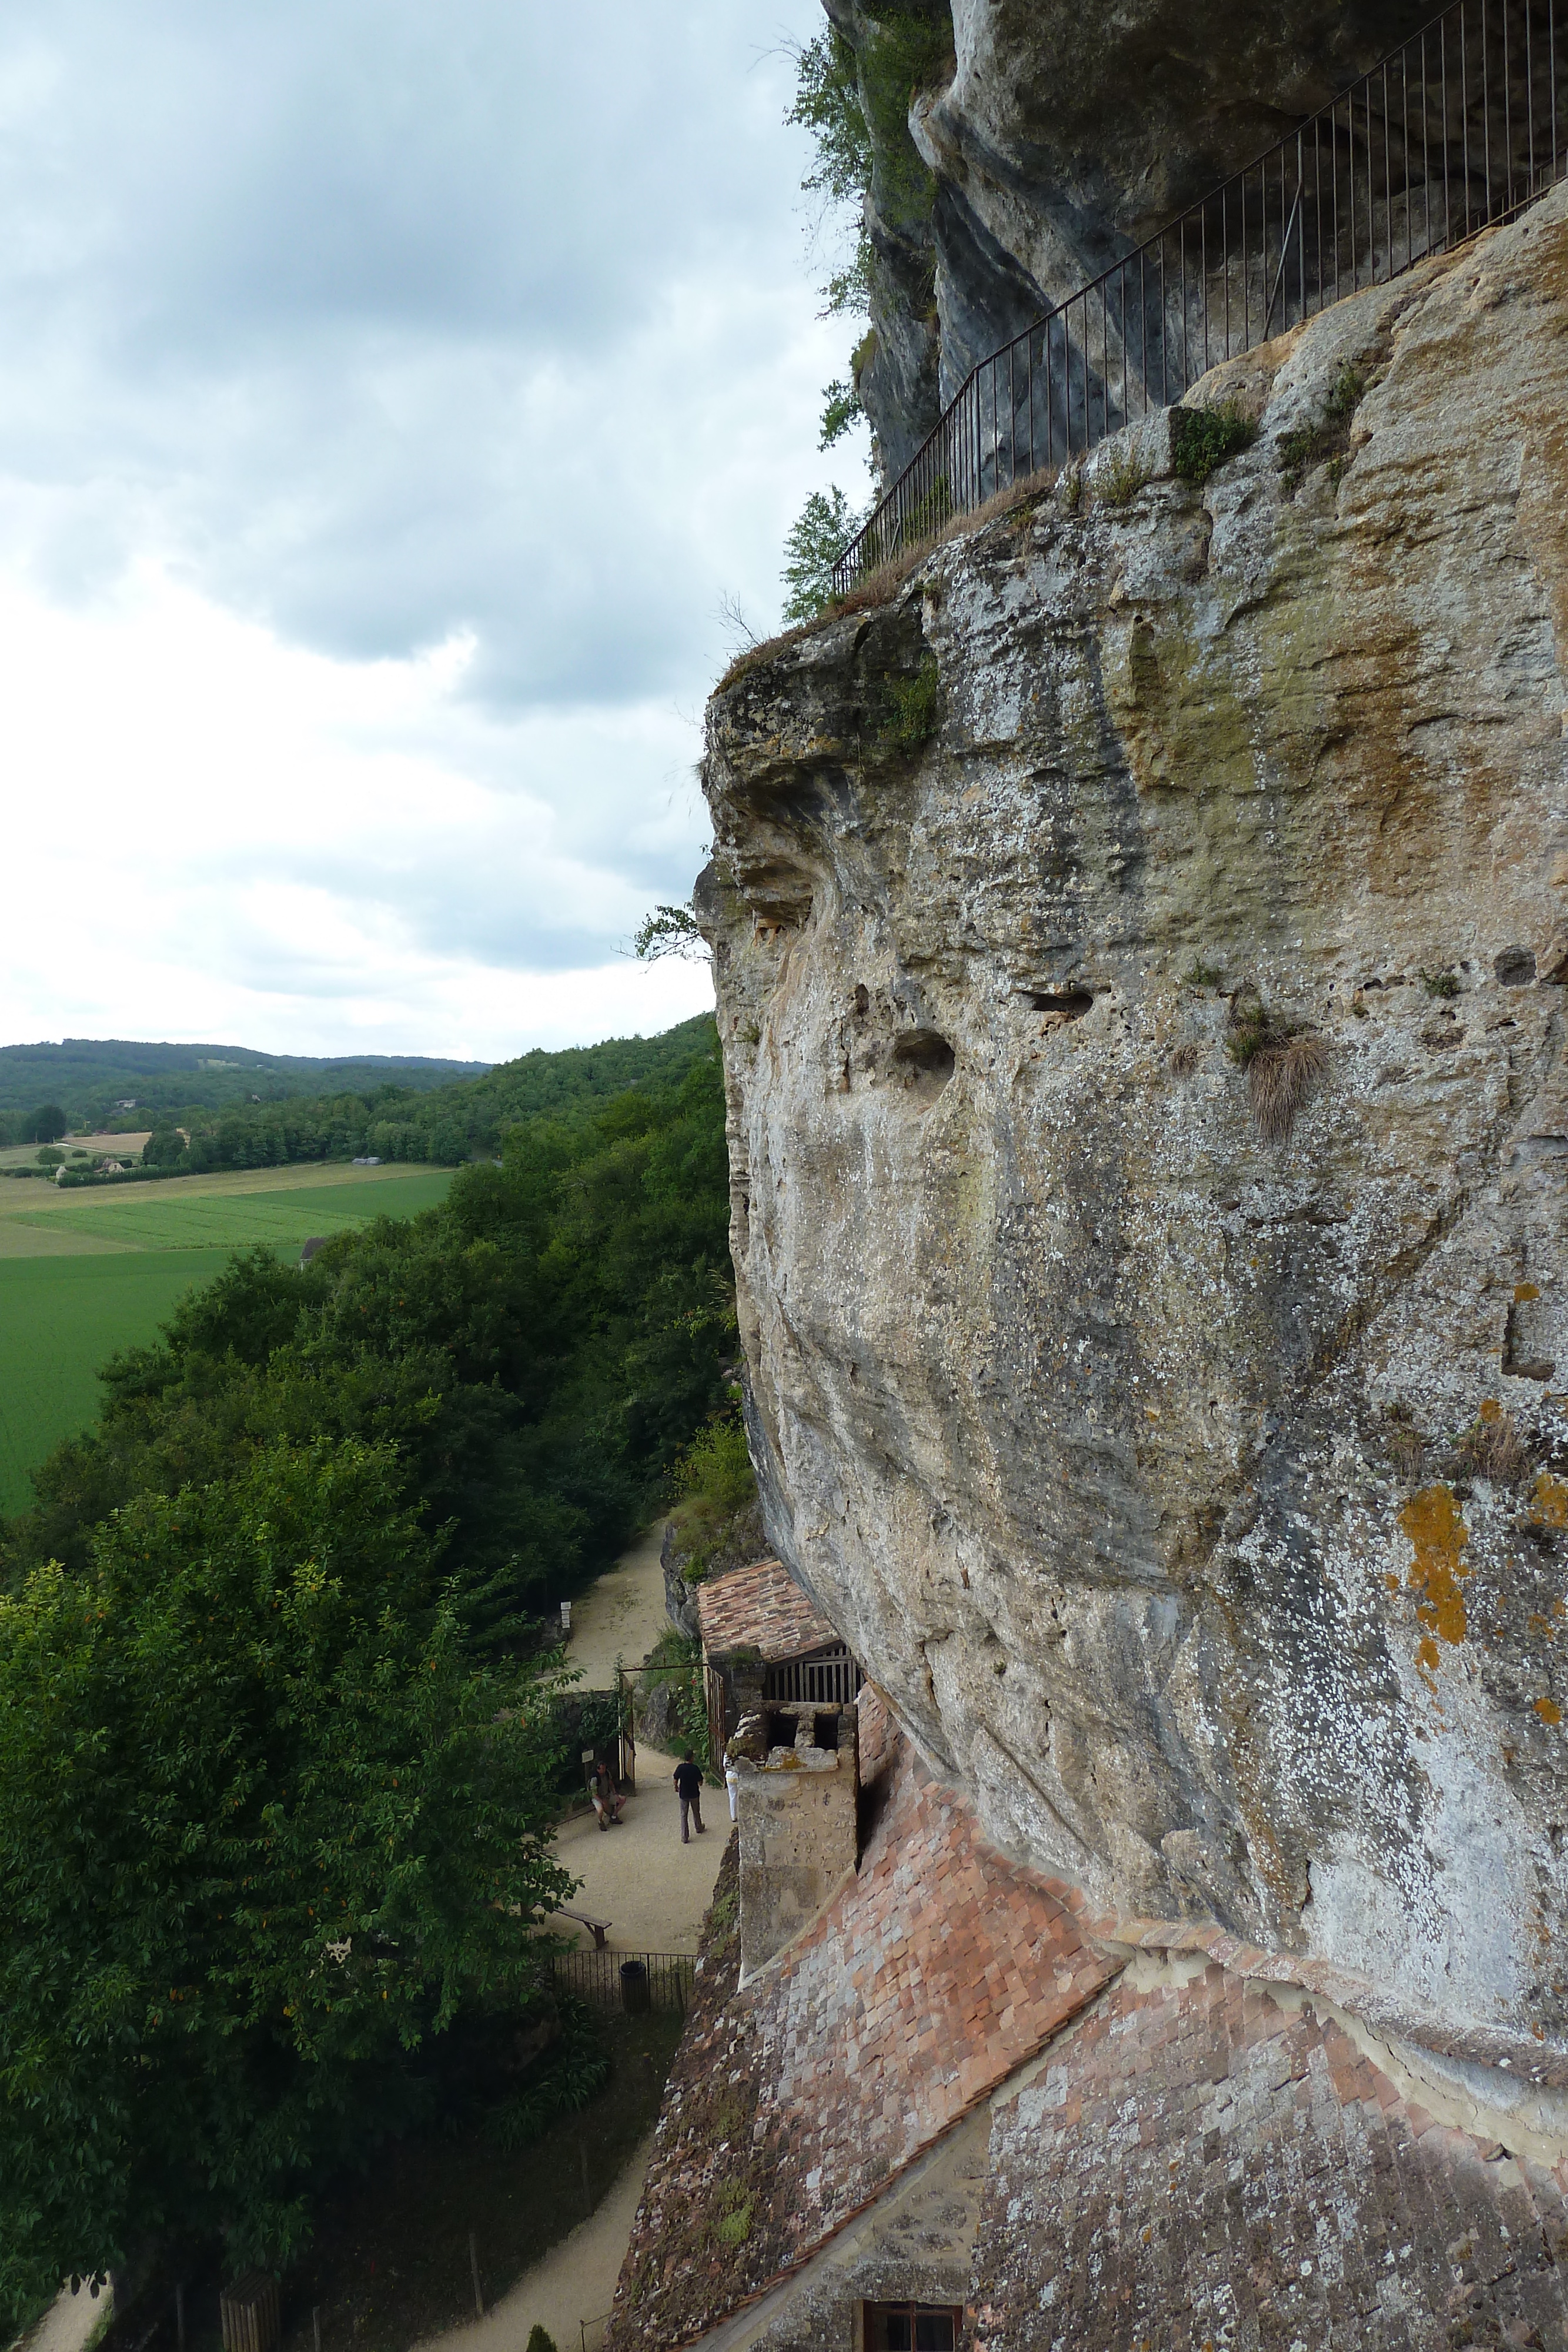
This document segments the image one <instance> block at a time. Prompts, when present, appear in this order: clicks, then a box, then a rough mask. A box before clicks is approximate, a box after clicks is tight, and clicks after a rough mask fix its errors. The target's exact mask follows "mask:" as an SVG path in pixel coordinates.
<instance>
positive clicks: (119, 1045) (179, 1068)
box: [0, 1037, 493, 1129]
mask: <svg viewBox="0 0 1568 2352" xmlns="http://www.w3.org/2000/svg"><path fill="white" fill-rule="evenodd" d="M492 1066H493V1065H492V1064H490V1063H488V1062H444V1061H436V1060H430V1059H427V1058H426V1057H425V1056H424V1055H418V1054H357V1055H328V1056H319V1055H309V1054H258V1053H256V1052H255V1051H254V1050H253V1049H252V1048H251V1047H250V1046H248V1045H151V1044H147V1043H144V1042H141V1041H138V1040H135V1039H131V1038H124V1037H66V1038H63V1039H62V1040H61V1042H60V1043H59V1044H58V1045H47V1044H46V1045H0V1117H3V1116H4V1115H5V1114H6V1113H8V1112H12V1111H20V1112H21V1113H23V1114H24V1116H25V1115H26V1113H27V1112H28V1111H31V1110H34V1109H36V1108H37V1106H38V1104H40V1103H44V1102H54V1103H58V1104H59V1106H60V1108H61V1109H62V1110H63V1111H65V1113H66V1114H67V1116H68V1118H69V1119H70V1121H71V1124H72V1126H73V1127H77V1128H81V1129H88V1128H89V1127H93V1128H96V1127H98V1126H99V1125H100V1124H101V1123H102V1122H103V1121H104V1120H105V1119H107V1118H109V1117H110V1114H111V1113H112V1112H113V1110H114V1108H115V1105H116V1104H117V1103H119V1102H120V1101H122V1100H123V1099H124V1098H125V1097H127V1096H132V1095H133V1096H134V1097H135V1098H136V1105H137V1108H138V1110H144V1111H158V1112H168V1113H178V1112H180V1111H183V1110H186V1109H201V1110H219V1109H221V1108H223V1106H224V1105H225V1103H246V1102H249V1101H250V1099H251V1097H253V1096H254V1095H259V1096H260V1097H261V1099H262V1101H263V1102H282V1101H284V1100H286V1099H287V1097H289V1096H291V1095H293V1096H298V1095H328V1094H364V1093H366V1092H368V1091H369V1090H370V1089H371V1088H373V1087H384V1086H385V1085H387V1084H388V1083H389V1081H390V1082H392V1083H393V1084H395V1085H396V1086H398V1087H409V1088H411V1089H413V1091H415V1092H418V1093H422V1094H423V1093H425V1092H427V1091H428V1090H429V1088H430V1087H443V1086H450V1085H451V1083H452V1081H453V1080H454V1079H455V1078H476V1077H479V1076H482V1075H483V1074H484V1072H485V1071H486V1070H488V1069H490V1068H491V1067H492ZM150 1123H151V1122H150V1121H148V1120H147V1119H145V1118H144V1119H142V1120H141V1125H143V1126H146V1125H148V1124H150ZM121 1124H122V1125H129V1126H135V1125H136V1124H137V1122H136V1121H135V1120H127V1121H122V1122H121Z"/></svg>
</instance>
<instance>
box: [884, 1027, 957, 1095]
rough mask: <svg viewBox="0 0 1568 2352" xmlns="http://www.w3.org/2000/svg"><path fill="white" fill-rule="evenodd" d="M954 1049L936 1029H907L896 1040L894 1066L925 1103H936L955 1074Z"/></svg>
mask: <svg viewBox="0 0 1568 2352" xmlns="http://www.w3.org/2000/svg"><path fill="white" fill-rule="evenodd" d="M955 1059H956V1056H955V1055H954V1052H953V1048H952V1046H951V1045H949V1044H948V1043H947V1040H946V1037H944V1036H943V1035H942V1034H940V1032H939V1031H937V1030H936V1029H906V1030H905V1031H904V1034H903V1035H902V1036H899V1037H895V1038H894V1041H893V1066H894V1074H895V1076H898V1077H899V1078H901V1079H902V1080H903V1082H904V1086H905V1087H908V1088H909V1089H910V1090H911V1091H912V1092H913V1093H914V1094H915V1096H916V1097H918V1099H919V1100H920V1101H922V1102H935V1100H936V1097H937V1096H938V1095H939V1094H940V1093H941V1091H942V1089H943V1087H945V1086H946V1083H947V1081H948V1079H949V1078H950V1077H951V1076H952V1075H953V1068H954V1063H955Z"/></svg>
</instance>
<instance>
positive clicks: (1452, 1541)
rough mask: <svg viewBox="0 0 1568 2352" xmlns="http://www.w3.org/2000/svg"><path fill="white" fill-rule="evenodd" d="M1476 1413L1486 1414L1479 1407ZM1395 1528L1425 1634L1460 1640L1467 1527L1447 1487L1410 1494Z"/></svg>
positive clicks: (1463, 1613)
mask: <svg viewBox="0 0 1568 2352" xmlns="http://www.w3.org/2000/svg"><path fill="white" fill-rule="evenodd" d="M1481 1411H1482V1412H1485V1411H1486V1407H1485V1406H1484V1405H1483V1406H1482V1407H1481ZM1399 1524H1400V1526H1401V1527H1402V1528H1404V1530H1405V1532H1406V1535H1407V1536H1408V1537H1409V1538H1410V1542H1411V1545H1412V1548H1413V1549H1414V1551H1415V1554H1416V1557H1415V1559H1413V1560H1412V1561H1411V1563H1410V1580H1409V1581H1410V1590H1411V1591H1413V1592H1420V1593H1421V1594H1423V1595H1424V1598H1423V1599H1422V1600H1420V1601H1417V1602H1416V1616H1417V1617H1418V1618H1419V1619H1420V1621H1421V1622H1422V1624H1423V1625H1425V1626H1426V1628H1427V1632H1428V1633H1436V1634H1437V1636H1438V1637H1439V1639H1440V1640H1442V1641H1445V1642H1448V1643H1453V1644H1456V1645H1457V1644H1458V1643H1460V1642H1462V1641H1463V1640H1464V1638H1465V1597H1464V1594H1463V1593H1462V1592H1461V1591H1459V1580H1460V1578H1461V1577H1465V1576H1468V1575H1469V1569H1468V1568H1467V1567H1466V1565H1465V1563H1464V1561H1463V1560H1462V1559H1460V1558H1459V1554H1460V1552H1461V1551H1462V1549H1464V1547H1465V1545H1466V1544H1467V1543H1468V1542H1469V1528H1467V1527H1466V1525H1465V1523H1464V1521H1463V1519H1461V1518H1460V1517H1459V1514H1458V1507H1456V1505H1455V1502H1454V1498H1453V1496H1452V1495H1451V1494H1450V1493H1449V1491H1448V1487H1447V1486H1427V1487H1425V1488H1423V1490H1422V1492H1421V1493H1420V1494H1419V1495H1412V1496H1411V1497H1410V1500H1409V1501H1408V1502H1407V1503H1406V1506H1405V1508H1404V1509H1403V1510H1402V1511H1401V1512H1400V1514H1399Z"/></svg>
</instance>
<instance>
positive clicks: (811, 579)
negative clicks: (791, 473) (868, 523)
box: [783, 482, 865, 627]
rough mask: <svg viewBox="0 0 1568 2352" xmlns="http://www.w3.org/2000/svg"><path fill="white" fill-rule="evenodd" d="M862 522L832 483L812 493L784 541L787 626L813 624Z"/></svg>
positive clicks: (835, 484)
mask: <svg viewBox="0 0 1568 2352" xmlns="http://www.w3.org/2000/svg"><path fill="white" fill-rule="evenodd" d="M863 520H865V518H864V517H863V516H862V515H861V514H859V513H857V512H856V510H855V509H854V508H853V507H852V506H851V504H850V502H849V500H848V499H847V498H845V496H844V494H843V492H842V490H841V489H840V488H839V486H838V484H837V483H836V482H835V483H834V485H833V487H832V488H831V490H813V491H812V492H811V495H810V498H809V499H807V500H806V503H805V505H804V506H803V507H802V508H801V509H800V515H799V517H798V519H797V520H796V521H795V522H794V523H793V524H792V525H791V526H790V530H789V536H788V538H787V539H786V540H785V541H784V572H783V580H784V587H785V590H786V594H785V598H784V619H785V624H786V625H787V626H789V627H793V626H794V625H796V624H797V623H798V622H801V621H814V620H815V619H816V618H817V616H818V614H820V613H822V612H825V611H826V609H827V607H828V605H829V604H830V603H831V599H832V593H833V565H834V564H835V562H837V561H838V559H839V557H840V556H841V554H842V553H843V551H844V549H845V548H846V547H847V546H848V544H849V542H850V541H851V540H852V538H853V537H854V535H855V533H856V531H857V530H859V529H860V527H861V524H862V521H863Z"/></svg>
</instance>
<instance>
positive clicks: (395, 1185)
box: [0, 1164, 451, 1513]
mask: <svg viewBox="0 0 1568 2352" xmlns="http://www.w3.org/2000/svg"><path fill="white" fill-rule="evenodd" d="M450 1181H451V1175H450V1171H447V1170H445V1169H410V1168H407V1167H397V1168H353V1169H350V1168H346V1167H343V1166H342V1165H341V1164H338V1165H330V1164H329V1165H328V1166H326V1167H322V1166H319V1165H317V1166H310V1167H295V1168H255V1169H247V1170H246V1171H242V1172H239V1173H235V1174H225V1175H212V1176H182V1177H173V1178H172V1179H170V1180H169V1181H167V1182H165V1183H162V1184H127V1185H123V1186H115V1187H112V1188H106V1189H105V1190H103V1191H101V1192H99V1191H78V1192H58V1191H57V1190H56V1189H55V1187H54V1186H52V1185H47V1184H43V1183H37V1182H26V1183H21V1182H16V1181H15V1180H12V1181H5V1180H0V1513H8V1512H12V1511H17V1510H21V1509H23V1508H25V1507H26V1504H27V1502H28V1501H29V1499H30V1496H31V1476H32V1473H33V1470H34V1469H35V1468H36V1466H37V1464H38V1463H40V1462H41V1461H42V1460H43V1459H44V1456H45V1455H46V1454H47V1453H49V1451H50V1450H51V1448H52V1447H54V1446H55V1445H57V1444H58V1443H59V1441H60V1439H61V1438H62V1437H68V1436H70V1435H71V1434H72V1433H74V1432H75V1431H77V1430H78V1429H83V1428H85V1427H86V1426H87V1425H88V1424H89V1423H90V1422H91V1421H92V1420H93V1419H94V1418H95V1416H96V1414H97V1412H98V1382H97V1377H96V1376H97V1372H98V1368H99V1365H100V1364H101V1363H102V1362H103V1361H104V1360H105V1359H106V1358H108V1357H109V1356H110V1355H112V1354H113V1353H114V1351H115V1350H116V1349H119V1348H125V1347H132V1346H137V1345H142V1344H145V1343H146V1342H147V1341H148V1340H150V1339H153V1338H155V1337H156V1334H157V1328H158V1325H159V1324H160V1323H161V1322H162V1321H163V1320H164V1319H165V1318H167V1316H168V1314H169V1313H170V1310H171V1309H172V1307H173V1306H174V1304H175V1301H176V1300H177V1299H178V1298H179V1297H181V1296H182V1294H183V1292H184V1291H186V1290H187V1289H189V1288H190V1287H191V1286H192V1285H193V1284H194V1283H199V1282H204V1281H207V1280H208V1279H210V1277H211V1276H213V1275H214V1274H215V1273H217V1271H218V1269H219V1268H220V1267H221V1266H222V1265H223V1263H224V1260H225V1256H226V1255H227V1254H228V1253H229V1252H230V1251H231V1250H235V1249H246V1248H249V1247H250V1246H251V1245H252V1244H254V1243H257V1242H262V1243H265V1244H267V1246H268V1247H269V1248H271V1249H273V1250H276V1251H277V1255H279V1256H280V1257H285V1258H287V1257H292V1256H295V1255H298V1251H299V1248H300V1245H301V1244H302V1243H304V1242H306V1241H308V1239H309V1237H310V1236H311V1235H312V1234H336V1233H341V1232H343V1231H344V1229H345V1228H346V1227H348V1226H350V1225H360V1224H363V1223H365V1222H366V1220H367V1219H369V1218H371V1217H376V1216H393V1217H407V1216H412V1215H413V1213H415V1212H416V1211H417V1210H420V1209H427V1208H431V1207H433V1206H434V1203H435V1202H437V1201H439V1200H440V1199H441V1198H442V1197H443V1195H444V1192H445V1191H446V1187H447V1185H448V1183H449V1182H450Z"/></svg>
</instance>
